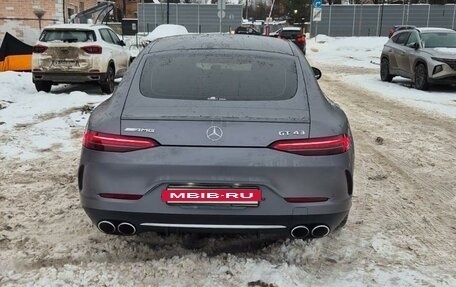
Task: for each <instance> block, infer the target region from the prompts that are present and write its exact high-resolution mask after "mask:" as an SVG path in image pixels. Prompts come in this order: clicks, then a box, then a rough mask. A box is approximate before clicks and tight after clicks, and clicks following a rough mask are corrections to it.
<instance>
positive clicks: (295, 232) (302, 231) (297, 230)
mask: <svg viewBox="0 0 456 287" xmlns="http://www.w3.org/2000/svg"><path fill="white" fill-rule="evenodd" d="M290 234H291V236H292V237H293V238H297V239H301V238H305V237H307V236H308V235H309V228H307V227H306V226H304V225H298V226H295V227H294V228H293V229H292V230H291V232H290Z"/></svg>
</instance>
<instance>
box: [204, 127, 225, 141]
mask: <svg viewBox="0 0 456 287" xmlns="http://www.w3.org/2000/svg"><path fill="white" fill-rule="evenodd" d="M206 136H207V138H208V139H210V140H211V141H213V142H215V141H218V140H219V139H221V138H222V136H223V131H222V129H221V128H219V127H217V126H212V127H209V128H208V129H207V131H206Z"/></svg>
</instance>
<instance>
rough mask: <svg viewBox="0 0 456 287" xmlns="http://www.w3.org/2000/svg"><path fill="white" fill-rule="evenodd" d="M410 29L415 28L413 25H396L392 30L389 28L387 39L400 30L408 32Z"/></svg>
mask: <svg viewBox="0 0 456 287" xmlns="http://www.w3.org/2000/svg"><path fill="white" fill-rule="evenodd" d="M410 29H416V26H413V25H396V26H394V27H393V28H391V29H390V30H389V32H388V38H391V37H392V36H393V35H394V33H396V32H398V31H402V30H410Z"/></svg>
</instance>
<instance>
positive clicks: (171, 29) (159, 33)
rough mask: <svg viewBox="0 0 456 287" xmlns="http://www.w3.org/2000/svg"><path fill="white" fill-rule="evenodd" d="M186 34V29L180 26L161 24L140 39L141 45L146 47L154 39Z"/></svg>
mask: <svg viewBox="0 0 456 287" xmlns="http://www.w3.org/2000/svg"><path fill="white" fill-rule="evenodd" d="M186 34H188V31H187V28H185V27H184V26H182V25H174V24H163V25H160V26H158V27H157V28H155V29H154V30H153V31H152V32H150V33H149V34H148V35H147V36H146V37H144V38H142V40H141V41H142V43H143V45H144V46H146V45H147V44H148V43H150V42H152V41H153V40H155V39H158V38H163V37H169V36H176V35H186Z"/></svg>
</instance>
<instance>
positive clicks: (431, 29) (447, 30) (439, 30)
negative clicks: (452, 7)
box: [417, 27, 456, 33]
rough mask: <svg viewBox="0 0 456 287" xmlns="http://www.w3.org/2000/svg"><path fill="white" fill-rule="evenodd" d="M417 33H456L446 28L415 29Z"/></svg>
mask: <svg viewBox="0 0 456 287" xmlns="http://www.w3.org/2000/svg"><path fill="white" fill-rule="evenodd" d="M417 30H418V31H420V32H421V33H423V32H424V33H426V32H447V33H448V32H451V33H456V31H454V30H451V29H447V28H436V27H429V28H428V27H426V28H417Z"/></svg>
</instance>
